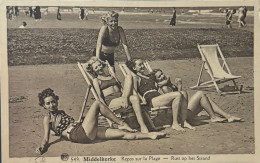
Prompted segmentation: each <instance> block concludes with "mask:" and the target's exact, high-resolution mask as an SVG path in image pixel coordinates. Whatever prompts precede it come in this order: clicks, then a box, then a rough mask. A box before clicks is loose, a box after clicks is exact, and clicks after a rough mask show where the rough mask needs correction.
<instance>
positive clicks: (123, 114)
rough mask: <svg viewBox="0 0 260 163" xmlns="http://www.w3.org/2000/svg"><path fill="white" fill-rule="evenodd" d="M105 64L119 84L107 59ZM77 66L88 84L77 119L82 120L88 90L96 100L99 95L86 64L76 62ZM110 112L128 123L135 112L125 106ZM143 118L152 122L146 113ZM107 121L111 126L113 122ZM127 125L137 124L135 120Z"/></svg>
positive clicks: (134, 125) (133, 125)
mask: <svg viewBox="0 0 260 163" xmlns="http://www.w3.org/2000/svg"><path fill="white" fill-rule="evenodd" d="M106 64H107V68H108V71H109V73H110V74H111V75H112V77H114V78H115V80H116V81H117V82H118V84H121V83H120V81H119V80H118V78H117V77H116V75H115V73H114V71H113V69H112V67H111V66H110V65H109V63H108V62H107V61H106ZM78 67H79V69H80V71H81V73H82V75H83V77H84V79H85V81H86V83H87V85H88V87H87V91H86V96H85V99H84V102H83V106H82V109H81V113H80V117H79V121H82V120H83V119H84V116H83V114H84V111H85V109H86V103H87V101H88V96H89V92H90V90H91V92H92V94H93V96H94V98H95V99H96V100H98V99H99V97H98V95H97V92H96V91H95V89H94V86H93V79H94V77H93V76H92V74H90V73H89V72H87V71H86V64H84V63H80V62H78ZM121 88H122V87H121ZM121 91H122V90H121ZM106 95H108V94H106ZM104 105H106V104H104ZM106 106H107V105H106ZM107 107H108V106H107ZM112 112H113V113H114V114H115V115H116V116H117V117H118V118H121V119H122V120H124V121H125V122H127V123H128V124H129V123H130V120H129V119H131V117H135V113H134V111H133V109H132V108H127V109H125V108H123V109H122V108H121V109H117V110H114V111H112ZM145 115H146V114H145ZM145 120H146V121H148V123H149V124H150V123H151V122H152V121H151V120H150V118H148V117H147V115H146V119H145ZM107 122H108V124H109V126H110V127H112V128H113V127H114V126H113V122H111V121H110V120H109V119H107ZM131 123H133V122H132V121H131ZM129 125H130V127H133V128H134V127H136V126H138V124H137V122H136V124H129ZM150 126H151V127H152V128H154V125H153V124H150Z"/></svg>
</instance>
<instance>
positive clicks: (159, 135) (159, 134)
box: [148, 132, 166, 139]
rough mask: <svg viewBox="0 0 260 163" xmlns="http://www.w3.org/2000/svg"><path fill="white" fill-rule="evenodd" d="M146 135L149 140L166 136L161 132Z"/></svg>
mask: <svg viewBox="0 0 260 163" xmlns="http://www.w3.org/2000/svg"><path fill="white" fill-rule="evenodd" d="M148 135H149V137H150V138H151V139H160V138H163V137H165V136H166V134H165V133H163V132H149V133H148Z"/></svg>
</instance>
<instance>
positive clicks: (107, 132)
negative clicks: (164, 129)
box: [35, 88, 165, 154]
mask: <svg viewBox="0 0 260 163" xmlns="http://www.w3.org/2000/svg"><path fill="white" fill-rule="evenodd" d="M38 97H39V105H40V106H42V107H43V108H44V109H45V110H46V111H47V114H46V115H45V116H44V119H43V127H44V138H43V140H42V143H41V145H40V146H39V147H38V148H37V149H36V151H35V152H36V153H38V154H43V153H45V152H46V151H47V149H48V147H49V146H50V144H49V138H50V133H51V132H52V133H54V134H55V135H56V136H61V137H64V138H67V139H68V140H69V141H72V142H76V143H91V142H93V140H95V139H102V140H109V139H126V140H133V139H158V138H160V137H164V136H165V134H164V133H161V132H151V133H148V134H144V133H137V132H135V130H133V129H131V128H130V127H129V126H128V125H127V124H126V123H124V122H123V121H121V120H120V119H118V118H117V117H116V116H115V115H114V114H113V113H112V112H111V111H110V110H109V109H108V108H107V107H106V106H105V105H103V104H102V103H100V102H99V101H95V102H94V103H93V104H92V105H91V107H90V108H89V110H88V112H87V115H86V116H85V119H84V120H83V122H82V123H75V121H74V119H73V118H72V117H71V116H69V115H68V114H66V113H65V112H64V111H62V110H59V109H58V100H59V96H57V95H55V94H54V91H53V90H52V89H50V88H47V89H45V90H43V91H42V92H41V93H39V95H38ZM99 114H102V115H103V116H105V117H106V118H108V119H110V120H112V121H114V122H115V123H117V124H118V125H119V126H118V129H111V128H107V127H98V116H99ZM123 130H127V131H130V132H127V131H123ZM131 132H134V133H131Z"/></svg>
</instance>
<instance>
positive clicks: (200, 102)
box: [150, 69, 241, 122]
mask: <svg viewBox="0 0 260 163" xmlns="http://www.w3.org/2000/svg"><path fill="white" fill-rule="evenodd" d="M150 78H151V79H154V80H155V81H156V82H157V83H159V85H160V89H161V90H162V92H163V93H169V92H173V91H175V90H176V87H175V86H174V85H173V84H172V83H171V81H170V78H168V77H166V76H165V75H164V73H163V72H162V70H160V69H154V70H153V72H152V73H151V77H150ZM182 92H184V93H183V96H184V97H185V99H186V100H188V94H187V92H186V91H182ZM202 110H205V111H206V112H207V113H208V114H209V116H210V118H211V121H212V122H214V121H215V119H216V118H215V117H216V115H215V113H217V114H219V115H221V116H223V117H225V118H226V120H227V121H228V122H234V121H240V120H241V118H238V117H235V116H232V115H230V114H228V113H226V112H225V111H224V110H222V109H221V108H220V107H219V106H218V105H217V104H216V103H215V102H214V101H212V99H211V98H210V97H207V95H206V94H204V93H203V92H202V91H197V92H196V93H195V94H194V95H193V96H192V97H191V99H190V100H189V103H188V112H187V120H188V121H190V120H192V119H193V118H194V116H195V115H197V114H198V113H200V112H201V111H202Z"/></svg>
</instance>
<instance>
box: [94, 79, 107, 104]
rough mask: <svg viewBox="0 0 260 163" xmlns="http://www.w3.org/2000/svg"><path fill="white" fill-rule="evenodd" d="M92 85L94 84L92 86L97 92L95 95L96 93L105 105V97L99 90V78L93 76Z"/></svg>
mask: <svg viewBox="0 0 260 163" xmlns="http://www.w3.org/2000/svg"><path fill="white" fill-rule="evenodd" d="M93 86H94V88H95V90H96V92H97V95H98V98H99V100H100V101H101V102H102V103H104V104H106V105H107V103H106V102H105V97H104V95H103V93H102V91H101V89H100V85H99V79H97V78H95V79H94V80H93Z"/></svg>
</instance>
